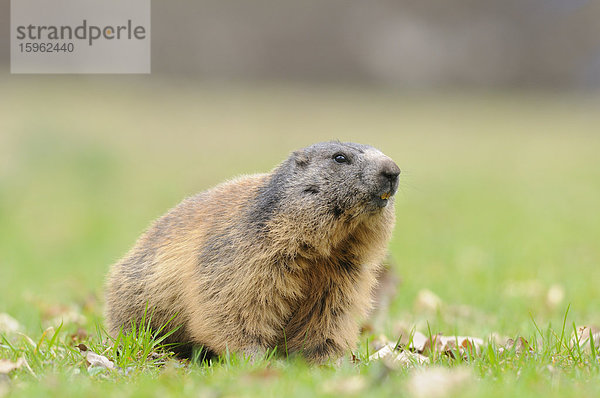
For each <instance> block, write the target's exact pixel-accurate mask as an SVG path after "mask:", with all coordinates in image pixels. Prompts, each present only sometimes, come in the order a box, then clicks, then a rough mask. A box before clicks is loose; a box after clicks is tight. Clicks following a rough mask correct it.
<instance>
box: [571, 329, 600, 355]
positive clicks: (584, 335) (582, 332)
mask: <svg viewBox="0 0 600 398" xmlns="http://www.w3.org/2000/svg"><path fill="white" fill-rule="evenodd" d="M590 334H591V335H592V339H593V340H594V347H596V350H597V351H600V328H597V327H596V326H580V327H578V328H577V334H576V335H575V333H573V336H572V337H571V346H572V347H575V346H576V344H577V342H579V347H580V348H583V349H585V350H591V346H590Z"/></svg>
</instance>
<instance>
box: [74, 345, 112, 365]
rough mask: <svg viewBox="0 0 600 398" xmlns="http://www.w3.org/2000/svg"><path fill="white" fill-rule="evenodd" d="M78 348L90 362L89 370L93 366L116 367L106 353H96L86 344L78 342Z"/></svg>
mask: <svg viewBox="0 0 600 398" xmlns="http://www.w3.org/2000/svg"><path fill="white" fill-rule="evenodd" d="M77 348H79V350H80V351H81V353H82V354H83V356H84V357H85V359H86V361H87V363H88V371H89V370H90V369H91V368H104V369H111V370H112V369H114V368H115V364H114V363H113V362H112V361H111V360H109V359H108V358H107V357H105V356H104V355H99V354H96V353H95V352H94V351H92V350H89V349H88V348H87V346H86V345H85V344H78V345H77Z"/></svg>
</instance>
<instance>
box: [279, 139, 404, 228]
mask: <svg viewBox="0 0 600 398" xmlns="http://www.w3.org/2000/svg"><path fill="white" fill-rule="evenodd" d="M292 162H293V165H292V168H293V169H294V174H295V177H296V178H297V180H296V181H294V182H293V183H294V185H295V188H296V189H297V190H298V191H299V192H298V197H299V198H302V200H305V201H310V202H314V201H321V202H322V206H324V207H326V208H327V210H328V211H330V212H331V213H332V214H334V215H335V216H336V217H340V216H342V215H343V214H347V215H350V216H358V215H359V214H362V213H372V212H376V211H378V210H379V209H381V208H383V207H386V206H387V205H388V203H389V202H390V201H392V200H393V195H394V194H395V193H396V190H397V189H398V176H399V174H400V169H399V168H398V166H397V165H396V163H394V161H392V159H390V158H389V157H387V156H386V155H384V154H383V153H381V152H380V151H379V150H377V149H375V148H373V147H371V146H368V145H360V144H354V143H339V142H327V143H319V144H315V145H312V146H310V147H308V148H305V149H302V150H299V151H297V152H294V154H293V155H292V156H291V158H290V163H292ZM311 208H312V209H314V207H313V206H311Z"/></svg>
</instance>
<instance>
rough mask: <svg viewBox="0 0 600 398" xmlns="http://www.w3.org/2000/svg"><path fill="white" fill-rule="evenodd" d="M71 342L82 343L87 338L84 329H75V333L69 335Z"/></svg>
mask: <svg viewBox="0 0 600 398" xmlns="http://www.w3.org/2000/svg"><path fill="white" fill-rule="evenodd" d="M69 337H71V341H72V342H77V341H83V340H85V339H87V338H88V333H87V331H86V330H85V329H84V328H77V332H75V333H73V334H71V335H70V336H69Z"/></svg>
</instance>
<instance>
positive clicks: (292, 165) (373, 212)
mask: <svg viewBox="0 0 600 398" xmlns="http://www.w3.org/2000/svg"><path fill="white" fill-rule="evenodd" d="M399 174H400V169H399V168H398V166H397V165H396V163H394V162H393V161H392V160H391V159H390V158H389V157H387V156H386V155H384V154H383V153H381V152H380V151H379V150H377V149H375V148H373V147H370V146H367V145H360V144H353V143H341V142H325V143H319V144H314V145H311V146H309V147H307V148H304V149H300V150H298V151H296V152H294V153H292V154H291V155H290V157H289V158H288V159H287V160H286V161H284V162H283V163H282V164H280V165H279V166H278V167H277V168H276V169H275V170H273V172H272V173H271V174H270V177H269V178H268V179H267V180H266V181H265V185H263V186H261V187H260V188H259V189H258V193H257V197H256V201H255V203H254V205H253V206H251V208H250V209H249V213H248V216H249V217H248V219H249V220H250V221H251V222H252V223H253V224H254V225H255V227H256V231H257V233H267V234H269V237H270V239H271V241H275V240H281V241H285V242H288V243H282V244H281V245H280V246H282V247H287V248H288V249H289V251H290V253H291V254H294V252H295V250H296V249H295V247H300V248H305V249H302V250H304V252H305V255H307V254H306V253H311V251H312V252H317V253H320V254H322V255H326V254H327V253H329V252H330V250H331V248H332V247H333V246H335V245H336V244H338V243H339V242H341V241H342V240H343V239H345V238H346V237H347V236H348V234H349V233H350V232H351V231H353V230H355V228H356V227H357V226H358V225H371V226H373V228H368V229H369V231H371V232H369V233H374V234H375V233H383V234H388V233H390V232H391V228H392V227H393V223H394V210H393V206H392V204H393V201H394V193H395V192H396V190H397V189H398V175H399ZM365 223H366V224H365ZM380 240H381V241H387V240H386V239H380ZM289 242H295V244H291V245H290V244H289Z"/></svg>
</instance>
